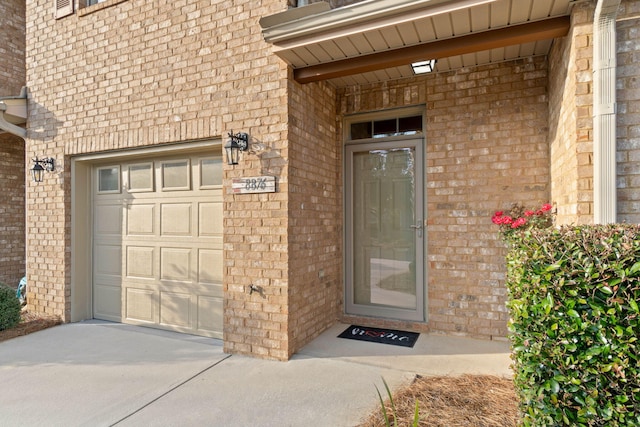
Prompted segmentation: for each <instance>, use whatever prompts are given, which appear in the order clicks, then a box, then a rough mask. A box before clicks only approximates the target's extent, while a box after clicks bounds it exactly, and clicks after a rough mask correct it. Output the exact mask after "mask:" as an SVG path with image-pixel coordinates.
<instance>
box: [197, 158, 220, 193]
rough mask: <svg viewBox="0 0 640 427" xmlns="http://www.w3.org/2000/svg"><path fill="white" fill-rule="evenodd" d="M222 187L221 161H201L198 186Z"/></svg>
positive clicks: (216, 159) (218, 159)
mask: <svg viewBox="0 0 640 427" xmlns="http://www.w3.org/2000/svg"><path fill="white" fill-rule="evenodd" d="M212 185H222V159H221V158H215V159H202V161H201V162H200V186H206V187H208V186H212Z"/></svg>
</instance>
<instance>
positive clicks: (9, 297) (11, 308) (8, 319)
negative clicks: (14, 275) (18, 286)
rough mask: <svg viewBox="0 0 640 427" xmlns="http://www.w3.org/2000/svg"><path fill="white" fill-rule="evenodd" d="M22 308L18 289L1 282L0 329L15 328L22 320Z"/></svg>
mask: <svg viewBox="0 0 640 427" xmlns="http://www.w3.org/2000/svg"><path fill="white" fill-rule="evenodd" d="M20 310H21V307H20V301H19V300H18V298H17V297H16V290H15V289H12V288H10V287H8V286H6V285H4V284H2V283H0V331H4V330H5V329H9V328H13V327H14V326H16V325H17V324H18V323H19V322H20Z"/></svg>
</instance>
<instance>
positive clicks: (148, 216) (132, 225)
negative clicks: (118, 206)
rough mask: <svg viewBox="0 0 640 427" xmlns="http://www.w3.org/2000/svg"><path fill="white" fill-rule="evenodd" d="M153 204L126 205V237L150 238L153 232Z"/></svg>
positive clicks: (154, 207)
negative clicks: (145, 236)
mask: <svg viewBox="0 0 640 427" xmlns="http://www.w3.org/2000/svg"><path fill="white" fill-rule="evenodd" d="M155 209H156V205H155V203H147V204H131V203H129V204H128V205H127V235H129V236H131V235H139V236H144V235H147V236H150V235H153V234H154V230H155Z"/></svg>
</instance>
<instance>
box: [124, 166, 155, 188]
mask: <svg viewBox="0 0 640 427" xmlns="http://www.w3.org/2000/svg"><path fill="white" fill-rule="evenodd" d="M129 191H131V192H136V191H153V163H140V164H136V165H130V166H129Z"/></svg>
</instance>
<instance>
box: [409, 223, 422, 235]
mask: <svg viewBox="0 0 640 427" xmlns="http://www.w3.org/2000/svg"><path fill="white" fill-rule="evenodd" d="M409 227H411V228H413V229H414V230H416V231H417V232H418V237H422V221H418V222H417V223H416V224H415V225H410V226H409Z"/></svg>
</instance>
